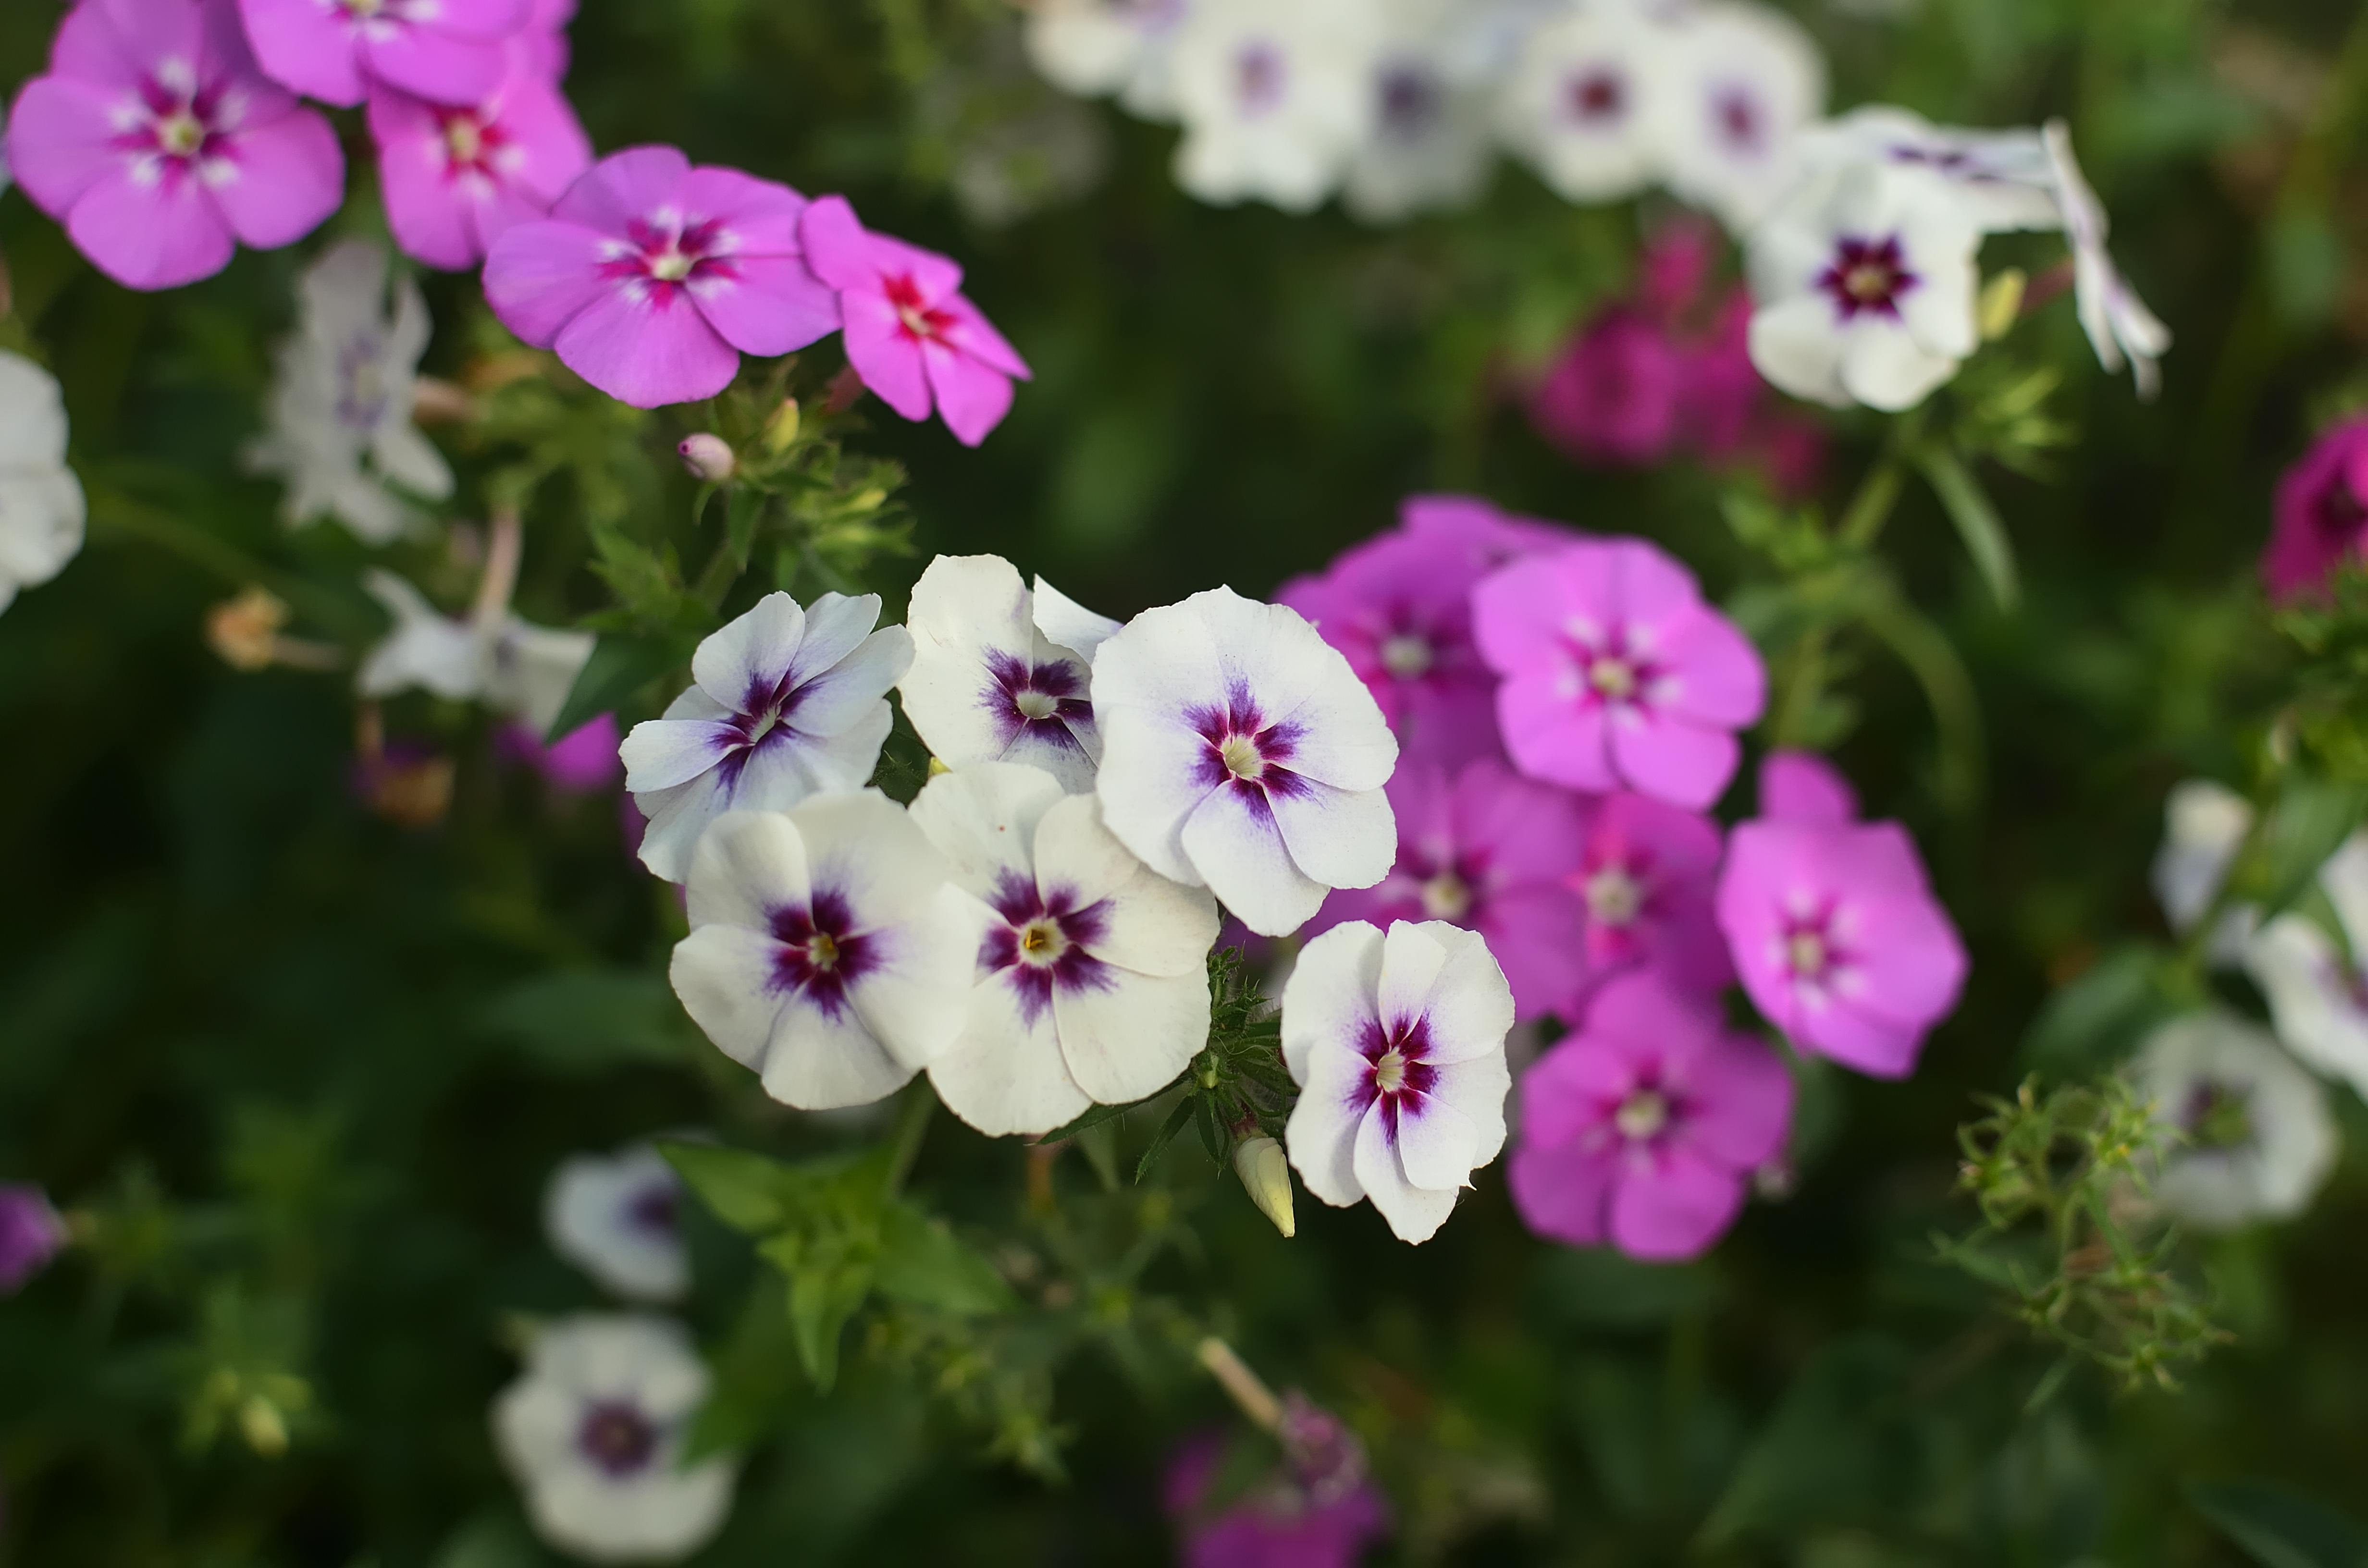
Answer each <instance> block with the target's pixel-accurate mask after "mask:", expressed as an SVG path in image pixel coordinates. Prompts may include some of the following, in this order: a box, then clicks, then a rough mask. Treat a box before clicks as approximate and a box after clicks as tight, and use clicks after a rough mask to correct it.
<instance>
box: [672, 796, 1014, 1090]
mask: <svg viewBox="0 0 2368 1568" xmlns="http://www.w3.org/2000/svg"><path fill="white" fill-rule="evenodd" d="M951 869H952V868H951V866H949V865H948V864H947V861H946V858H945V857H944V856H942V855H940V854H939V852H938V851H937V849H936V848H935V847H933V846H931V845H930V843H929V841H928V839H927V838H926V837H924V836H923V835H922V834H921V830H920V828H919V827H917V826H916V825H915V824H914V823H913V820H912V819H911V818H910V817H909V816H907V815H906V814H905V808H904V807H902V806H900V805H898V804H896V802H894V801H891V800H889V799H888V798H887V797H886V796H885V795H882V794H881V793H880V792H879V791H878V790H860V791H852V792H845V793H833V794H823V795H815V796H814V797H812V798H811V799H808V800H806V801H803V802H802V803H801V804H799V805H797V806H794V807H792V808H791V809H790V810H788V811H786V812H753V811H741V812H730V813H729V814H727V815H725V816H723V817H722V818H721V819H720V820H718V821H717V822H716V823H715V824H713V825H712V826H711V827H710V828H708V830H707V832H706V834H705V835H704V836H702V837H701V838H700V841H699V849H698V853H697V854H695V855H693V856H692V857H691V859H690V868H689V872H690V874H689V884H688V888H687V892H688V893H689V914H690V927H691V929H690V935H689V936H688V937H684V938H683V939H682V940H681V941H680V942H678V943H677V944H676V945H675V949H674V962H673V966H672V968H671V971H670V975H671V978H672V979H673V982H674V991H675V994H676V995H677V997H679V998H681V1000H682V1005H683V1008H684V1010H685V1011H686V1012H688V1013H689V1015H690V1017H691V1021H692V1022H694V1023H696V1024H698V1025H699V1027H700V1028H701V1029H703V1030H705V1031H706V1033H707V1038H708V1039H709V1040H713V1041H714V1042H715V1044H716V1046H717V1048H718V1049H720V1050H721V1051H723V1053H724V1054H725V1055H726V1056H729V1057H731V1058H732V1060H734V1062H739V1063H740V1064H741V1065H742V1066H744V1067H751V1068H754V1069H756V1071H757V1074H758V1075H759V1077H760V1078H761V1079H762V1080H763V1083H764V1085H765V1092H766V1093H767V1094H768V1095H770V1096H773V1097H774V1098H775V1099H777V1100H780V1101H781V1102H782V1103H783V1104H784V1105H792V1106H795V1107H797V1108H799V1109H801V1110H836V1109H837V1108H841V1107H843V1106H856V1105H868V1104H870V1103H871V1101H873V1100H877V1099H884V1098H885V1097H887V1096H889V1095H892V1094H894V1093H895V1092H896V1091H897V1090H898V1089H901V1088H903V1087H904V1086H905V1085H906V1084H907V1083H909V1082H911V1081H912V1078H913V1074H916V1073H917V1072H919V1071H920V1070H921V1069H922V1068H924V1067H926V1066H928V1064H929V1062H931V1061H932V1060H934V1059H935V1058H936V1057H937V1055H938V1053H939V1052H940V1051H943V1050H945V1049H946V1048H947V1047H948V1046H950V1045H951V1044H952V1043H953V1041H954V1037H955V1036H956V1035H958V1034H959V1033H961V1031H962V1020H963V1017H964V1014H965V1012H966V1009H967V1005H968V1003H969V999H970V988H971V972H972V969H973V959H974V957H975V955H976V954H977V951H978V942H979V930H978V925H977V922H976V920H975V918H974V917H973V914H972V909H971V906H970V904H969V903H968V901H966V900H965V899H964V898H963V896H962V894H961V892H958V891H957V890H956V889H955V888H953V886H952V885H951V883H950V882H949V881H948V880H947V879H948V877H949V876H950V874H951Z"/></svg>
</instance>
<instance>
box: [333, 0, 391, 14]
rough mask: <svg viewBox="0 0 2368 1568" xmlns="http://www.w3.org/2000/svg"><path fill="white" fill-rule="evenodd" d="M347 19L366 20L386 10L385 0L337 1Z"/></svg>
mask: <svg viewBox="0 0 2368 1568" xmlns="http://www.w3.org/2000/svg"><path fill="white" fill-rule="evenodd" d="M337 3H338V4H339V5H341V6H344V7H345V8H346V15H347V16H349V17H362V18H368V17H375V16H377V15H378V14H379V13H380V12H381V11H383V10H385V9H386V0H337Z"/></svg>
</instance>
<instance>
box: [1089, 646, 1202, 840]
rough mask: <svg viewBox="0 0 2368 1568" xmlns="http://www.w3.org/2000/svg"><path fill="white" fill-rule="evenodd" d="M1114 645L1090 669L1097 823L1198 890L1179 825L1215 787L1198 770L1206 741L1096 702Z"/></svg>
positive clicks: (1152, 714)
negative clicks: (1096, 731)
mask: <svg viewBox="0 0 2368 1568" xmlns="http://www.w3.org/2000/svg"><path fill="white" fill-rule="evenodd" d="M1117 646H1118V640H1117V639H1115V638H1114V639H1112V640H1111V642H1110V643H1109V645H1107V646H1105V647H1104V648H1103V650H1102V653H1101V654H1100V656H1099V658H1097V659H1096V660H1095V663H1094V680H1095V685H1094V690H1095V693H1096V699H1095V709H1094V712H1095V718H1096V719H1097V721H1098V722H1099V723H1100V725H1101V732H1102V766H1101V771H1100V773H1099V775H1098V776H1097V777H1096V778H1095V780H1094V792H1095V794H1096V795H1097V796H1098V797H1099V799H1100V801H1101V806H1102V824H1103V825H1104V826H1106V827H1108V828H1109V829H1110V833H1111V834H1112V835H1114V836H1116V837H1117V839H1118V841H1119V842H1120V843H1121V844H1123V845H1124V846H1126V847H1127V849H1128V850H1129V851H1130V852H1131V853H1132V854H1133V855H1134V857H1135V858H1137V859H1139V860H1141V861H1143V862H1144V864H1145V865H1147V866H1149V867H1150V868H1151V869H1153V870H1155V871H1156V872H1158V873H1159V874H1160V875H1161V876H1164V877H1167V878H1169V879H1171V880H1173V881H1179V882H1184V883H1187V884H1189V885H1192V886H1198V885H1200V884H1201V881H1202V878H1201V873H1200V872H1199V871H1198V870H1196V869H1194V868H1193V865H1192V861H1191V858H1190V856H1189V855H1187V854H1186V852H1185V849H1184V824H1186V822H1188V821H1189V820H1190V818H1191V815H1192V813H1193V812H1194V811H1196V810H1197V809H1198V808H1199V807H1200V806H1201V802H1203V801H1206V800H1208V799H1209V798H1210V796H1211V795H1212V793H1213V792H1214V791H1215V790H1216V789H1217V786H1216V785H1214V784H1212V783H1211V782H1209V781H1208V780H1207V778H1205V776H1204V774H1203V771H1202V769H1203V767H1204V764H1205V762H1206V759H1207V756H1208V750H1209V747H1208V743H1207V742H1206V741H1204V740H1202V739H1201V737H1200V736H1199V735H1198V734H1196V733H1193V732H1192V731H1190V730H1188V729H1186V728H1184V727H1183V726H1182V725H1181V723H1180V722H1177V721H1176V720H1175V719H1174V718H1173V717H1171V716H1170V715H1168V714H1167V713H1165V712H1163V711H1161V710H1156V709H1152V708H1134V707H1118V706H1115V705H1109V706H1106V705H1104V704H1103V703H1102V701H1101V699H1100V696H1099V694H1100V693H1101V692H1102V691H1103V690H1104V689H1105V681H1104V677H1103V675H1102V670H1103V666H1104V665H1107V664H1108V663H1109V662H1110V650H1111V649H1112V648H1115V647H1117Z"/></svg>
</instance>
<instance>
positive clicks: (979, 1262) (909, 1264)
mask: <svg viewBox="0 0 2368 1568" xmlns="http://www.w3.org/2000/svg"><path fill="white" fill-rule="evenodd" d="M878 1283H879V1287H880V1293H881V1294H882V1295H883V1296H888V1297H892V1298H894V1300H896V1301H903V1302H905V1303H906V1304H907V1305H909V1306H916V1307H932V1308H935V1309H936V1310H937V1311H939V1312H953V1313H956V1314H959V1315H962V1316H965V1317H974V1316H980V1315H984V1314H985V1313H989V1312H1008V1311H1009V1310H1010V1309H1011V1308H1012V1307H1013V1306H1014V1305H1015V1304H1016V1301H1015V1299H1014V1297H1013V1296H1012V1294H1011V1287H1010V1286H1008V1285H1007V1284H1006V1283H1004V1279H1003V1276H1002V1275H1000V1274H997V1273H996V1271H995V1266H994V1265H993V1264H991V1263H989V1262H987V1260H986V1259H985V1258H984V1257H982V1256H979V1255H978V1253H977V1252H975V1251H973V1249H972V1248H970V1247H969V1246H966V1245H964V1244H963V1243H962V1240H961V1239H960V1238H959V1237H957V1236H956V1235H955V1234H954V1233H953V1232H952V1231H951V1229H949V1228H948V1227H947V1225H946V1222H945V1221H942V1220H935V1219H931V1218H930V1217H929V1216H928V1215H926V1214H924V1213H922V1212H921V1211H920V1210H918V1209H916V1208H914V1207H913V1206H912V1205H911V1204H909V1203H904V1202H897V1203H892V1204H890V1205H889V1206H888V1208H887V1210H885V1211H884V1212H883V1213H882V1215H881V1217H880V1261H879V1268H878Z"/></svg>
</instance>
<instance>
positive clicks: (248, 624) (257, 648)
mask: <svg viewBox="0 0 2368 1568" xmlns="http://www.w3.org/2000/svg"><path fill="white" fill-rule="evenodd" d="M287 624H288V606H287V605H286V604H285V603H284V602H282V600H281V599H280V598H279V596H278V595H277V594H274V593H273V592H272V591H271V590H270V589H268V588H264V587H258V586H249V587H247V588H245V589H243V590H241V591H240V593H239V596H238V597H236V598H234V599H224V600H223V601H222V603H220V604H218V605H216V606H214V607H213V608H211V609H210V610H208V611H207V612H206V642H207V644H208V645H209V646H210V647H211V648H212V649H213V651H214V653H216V654H217V655H219V656H220V657H221V659H222V663H223V664H226V665H229V666H230V667H231V668H233V669H234V670H245V671H248V672H250V673H252V672H254V671H256V670H262V669H268V668H270V667H271V665H272V664H273V662H274V661H275V659H276V658H277V656H278V653H279V632H280V629H281V628H283V627H285V626H286V625H287Z"/></svg>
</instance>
